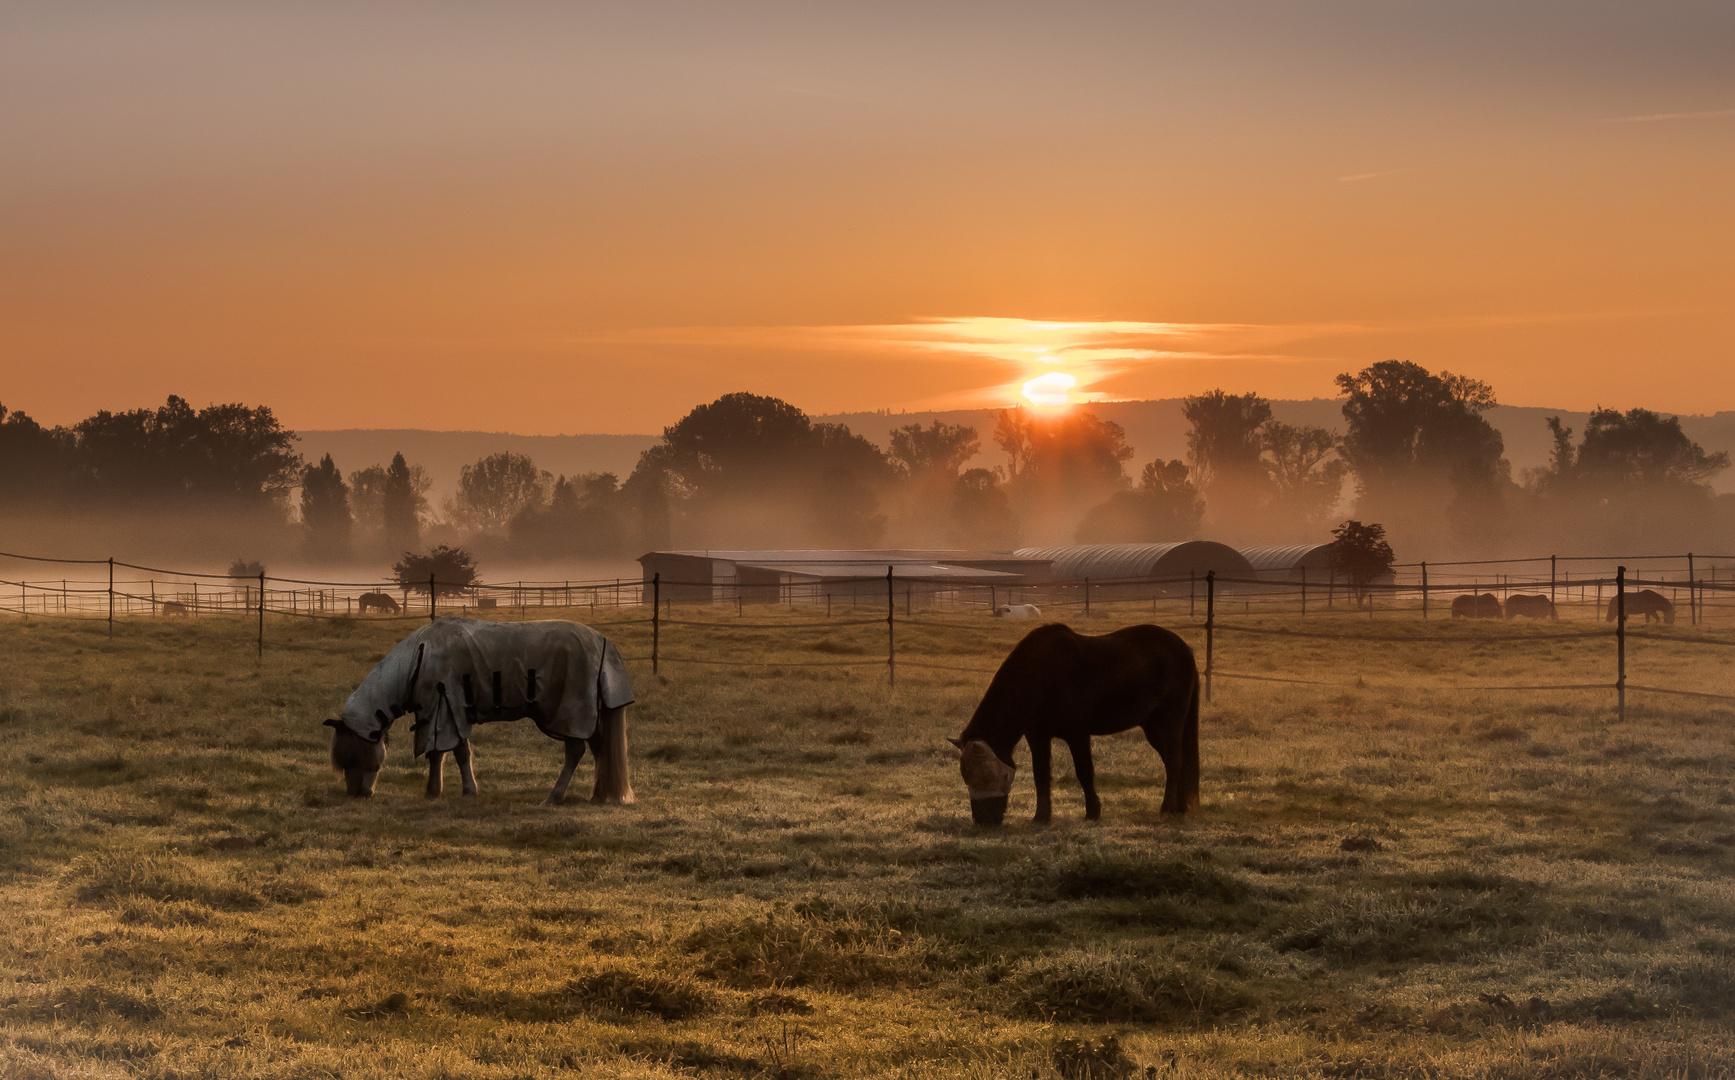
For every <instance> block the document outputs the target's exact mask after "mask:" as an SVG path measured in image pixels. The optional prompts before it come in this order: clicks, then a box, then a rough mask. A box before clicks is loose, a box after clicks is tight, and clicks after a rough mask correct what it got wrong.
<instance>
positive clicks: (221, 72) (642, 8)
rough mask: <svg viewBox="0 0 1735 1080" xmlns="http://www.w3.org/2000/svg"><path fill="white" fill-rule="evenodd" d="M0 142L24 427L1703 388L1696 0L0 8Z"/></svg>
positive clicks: (1730, 23)
mask: <svg viewBox="0 0 1735 1080" xmlns="http://www.w3.org/2000/svg"><path fill="white" fill-rule="evenodd" d="M0 163H3V167H0V402H3V403H4V404H5V405H7V406H9V407H15V408H23V409H26V410H27V411H30V412H31V413H32V414H34V415H36V416H37V417H38V418H39V419H42V420H44V421H54V422H65V421H70V420H73V419H76V418H78V417H80V416H82V415H85V414H87V413H89V412H90V411H92V410H93V409H96V408H99V407H102V408H124V407H132V406H135V405H140V404H146V403H155V402H158V401H160V400H161V399H162V397H163V396H164V395H166V394H168V393H171V392H175V393H180V394H183V395H185V396H187V397H189V398H190V399H192V400H193V401H194V402H195V403H196V404H204V403H207V402H210V401H213V400H220V401H221V400H244V401H247V402H249V403H266V404H270V405H273V406H274V407H276V408H277V409H278V410H279V412H280V414H281V415H282V417H283V418H284V419H285V420H286V422H288V423H289V424H290V425H291V426H293V427H299V428H325V427H341V426H418V427H434V428H484V429H502V430H514V431H520V432H526V433H556V432H580V431H605V432H606V431H654V430H656V429H658V428H660V427H661V426H662V425H664V424H666V423H670V422H672V421H673V420H674V419H676V418H677V417H679V416H680V415H681V414H682V413H683V412H685V411H686V410H687V409H688V408H689V407H691V406H692V405H693V404H696V403H698V402H700V401H703V400H708V399H710V398H711V397H714V396H715V395H717V394H720V393H724V392H727V391H730V390H737V389H750V390H755V391H759V392H763V393H772V394H777V395H779V396H782V397H786V398H788V399H789V400H791V401H793V402H795V403H796V404H798V405H800V406H802V407H803V408H806V409H808V410H810V411H815V412H823V411H833V410H842V409H869V408H878V407H888V408H893V409H895V408H898V407H910V406H917V405H921V406H932V405H936V404H945V403H954V402H956V403H970V404H980V403H983V402H999V401H1010V400H1011V399H1012V396H1013V395H1014V394H1016V392H1017V388H1018V386H1019V385H1020V384H1022V383H1023V382H1024V381H1025V380H1027V379H1030V378H1032V377H1034V376H1037V375H1040V374H1043V373H1045V372H1046V373H1061V374H1066V375H1069V376H1071V377H1072V378H1073V379H1074V380H1075V381H1076V382H1077V384H1078V390H1077V392H1078V393H1080V394H1085V395H1089V394H1095V395H1102V396H1109V397H1164V396H1172V395H1175V394H1179V393H1192V392H1197V391H1199V390H1203V389H1208V388H1211V387H1215V386H1222V387H1225V388H1227V389H1230V390H1237V391H1239V390H1245V389H1256V390H1260V391H1262V392H1264V393H1266V394H1268V395H1271V396H1280V397H1296V396H1299V397H1311V396H1330V395H1331V394H1332V392H1333V389H1332V385H1331V377H1332V376H1333V375H1334V374H1336V373H1337V372H1339V371H1344V370H1349V369H1352V368H1358V367H1361V366H1363V365H1365V364H1367V363H1370V362H1372V361H1376V360H1381V359H1386V358H1389V357H1399V358H1405V359H1412V360H1416V361H1418V362H1420V363H1423V364H1426V365H1428V366H1430V367H1435V368H1438V367H1446V368H1450V369H1452V370H1454V371H1461V372H1465V373H1468V374H1472V375H1476V376H1479V377H1481V378H1484V379H1487V380H1489V381H1491V382H1493V383H1494V384H1495V387H1496V389H1497V390H1498V392H1499V394H1500V397H1501V400H1502V401H1504V402H1508V403H1511V404H1544V405H1559V406H1562V407H1572V408H1583V407H1589V406H1593V405H1596V404H1599V403H1601V404H1605V405H1618V406H1622V407H1626V406H1629V405H1634V404H1644V405H1650V406H1653V407H1658V408H1663V409H1669V410H1679V411H1693V412H1704V411H1711V410H1714V409H1718V408H1723V409H1729V408H1735V374H1731V371H1730V362H1731V359H1732V358H1735V4H1732V3H1729V2H1727V0H1719V2H1704V3H1669V2H1645V3H1637V2H1627V3H1606V2H1600V0H1566V2H1559V3H1524V2H1522V0H1500V2H1497V3H1473V2H1444V0H1431V2H1413V3H1404V2H1395V0H1378V2H1371V0H1370V2H1356V3H1351V2H1343V3H1329V2H1303V0H1278V2H1270V3H1243V4H1237V3H1225V2H1222V0H1213V2H1210V3H1198V4H1188V3H1161V2H1144V3H1136V4H1083V3H1054V4H1015V3H1008V2H1005V0H1000V2H995V3H987V4H962V3H953V4H947V3H935V2H932V0H925V2H921V3H910V4H898V3H888V2H875V3H856V4H848V5H844V4H824V3H816V2H801V3H790V4H775V3H760V4H754V3H715V2H694V3H664V4H659V3H650V2H644V0H635V2H633V3H622V4H614V5H586V4H578V3H548V4H530V3H507V2H498V0H496V2H491V3H488V4H464V5H457V4H451V5H447V4H439V3H434V2H430V0H416V2H413V3H403V4H385V3H362V2H356V0H346V2H333V3H314V2H306V0H303V2H296V3H280V4H237V3H233V2H226V3H218V4H169V3H148V2H138V0H134V2H129V3H124V4H84V3H77V2H75V0H53V2H49V3H40V4H37V3H19V2H4V3H0ZM1055 324H1060V325H1055ZM1044 350H1046V351H1044Z"/></svg>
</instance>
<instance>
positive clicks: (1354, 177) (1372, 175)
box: [1337, 165, 1415, 184]
mask: <svg viewBox="0 0 1735 1080" xmlns="http://www.w3.org/2000/svg"><path fill="white" fill-rule="evenodd" d="M1414 171H1415V166H1414V165H1406V166H1404V167H1403V168H1401V169H1381V170H1380V171H1379V172H1364V173H1350V174H1349V175H1348V176H1340V177H1338V178H1337V182H1338V183H1340V184H1355V183H1360V182H1361V181H1363V180H1378V179H1379V178H1380V177H1382V176H1397V175H1398V174H1399V173H1407V172H1414Z"/></svg>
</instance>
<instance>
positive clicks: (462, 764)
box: [452, 739, 476, 795]
mask: <svg viewBox="0 0 1735 1080" xmlns="http://www.w3.org/2000/svg"><path fill="white" fill-rule="evenodd" d="M452 760H453V761H456V762H457V763H458V778H459V779H460V780H462V781H463V783H464V794H466V795H474V794H476V772H475V770H474V769H472V768H471V765H470V762H471V756H470V741H469V740H468V739H466V740H464V741H463V742H461V743H459V744H458V748H457V749H456V750H453V751H452Z"/></svg>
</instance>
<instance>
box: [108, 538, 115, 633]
mask: <svg viewBox="0 0 1735 1080" xmlns="http://www.w3.org/2000/svg"><path fill="white" fill-rule="evenodd" d="M108 636H109V637H114V556H113V555H110V556H109V557H108Z"/></svg>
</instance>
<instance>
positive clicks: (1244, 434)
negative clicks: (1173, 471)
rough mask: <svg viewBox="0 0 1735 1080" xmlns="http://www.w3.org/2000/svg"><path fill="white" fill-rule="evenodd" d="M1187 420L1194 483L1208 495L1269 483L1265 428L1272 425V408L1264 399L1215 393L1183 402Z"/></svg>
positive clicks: (1256, 396) (1222, 392) (1182, 408)
mask: <svg viewBox="0 0 1735 1080" xmlns="http://www.w3.org/2000/svg"><path fill="white" fill-rule="evenodd" d="M1181 415H1182V416H1183V417H1185V418H1186V421H1187V424H1188V425H1189V426H1188V430H1187V457H1188V461H1189V463H1190V464H1191V465H1192V474H1191V475H1192V479H1193V482H1194V483H1195V484H1197V485H1198V486H1199V488H1200V489H1202V490H1203V491H1205V492H1206V493H1207V494H1209V492H1210V491H1211V489H1212V488H1214V487H1218V486H1224V485H1230V484H1238V485H1244V486H1249V487H1252V486H1256V485H1258V484H1259V482H1260V481H1262V480H1263V479H1264V478H1265V469H1264V466H1263V464H1262V462H1261V461H1260V455H1261V453H1262V452H1263V451H1264V449H1265V447H1264V443H1263V441H1262V440H1261V438H1260V428H1261V427H1263V426H1264V425H1265V424H1266V423H1267V422H1268V421H1270V419H1271V403H1270V402H1268V401H1266V400H1265V399H1264V398H1262V397H1260V396H1259V395H1258V394H1252V393H1248V394H1229V393H1225V392H1224V391H1222V390H1212V391H1210V392H1208V393H1204V394H1200V395H1198V396H1196V397H1189V398H1183V399H1182V400H1181Z"/></svg>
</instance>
